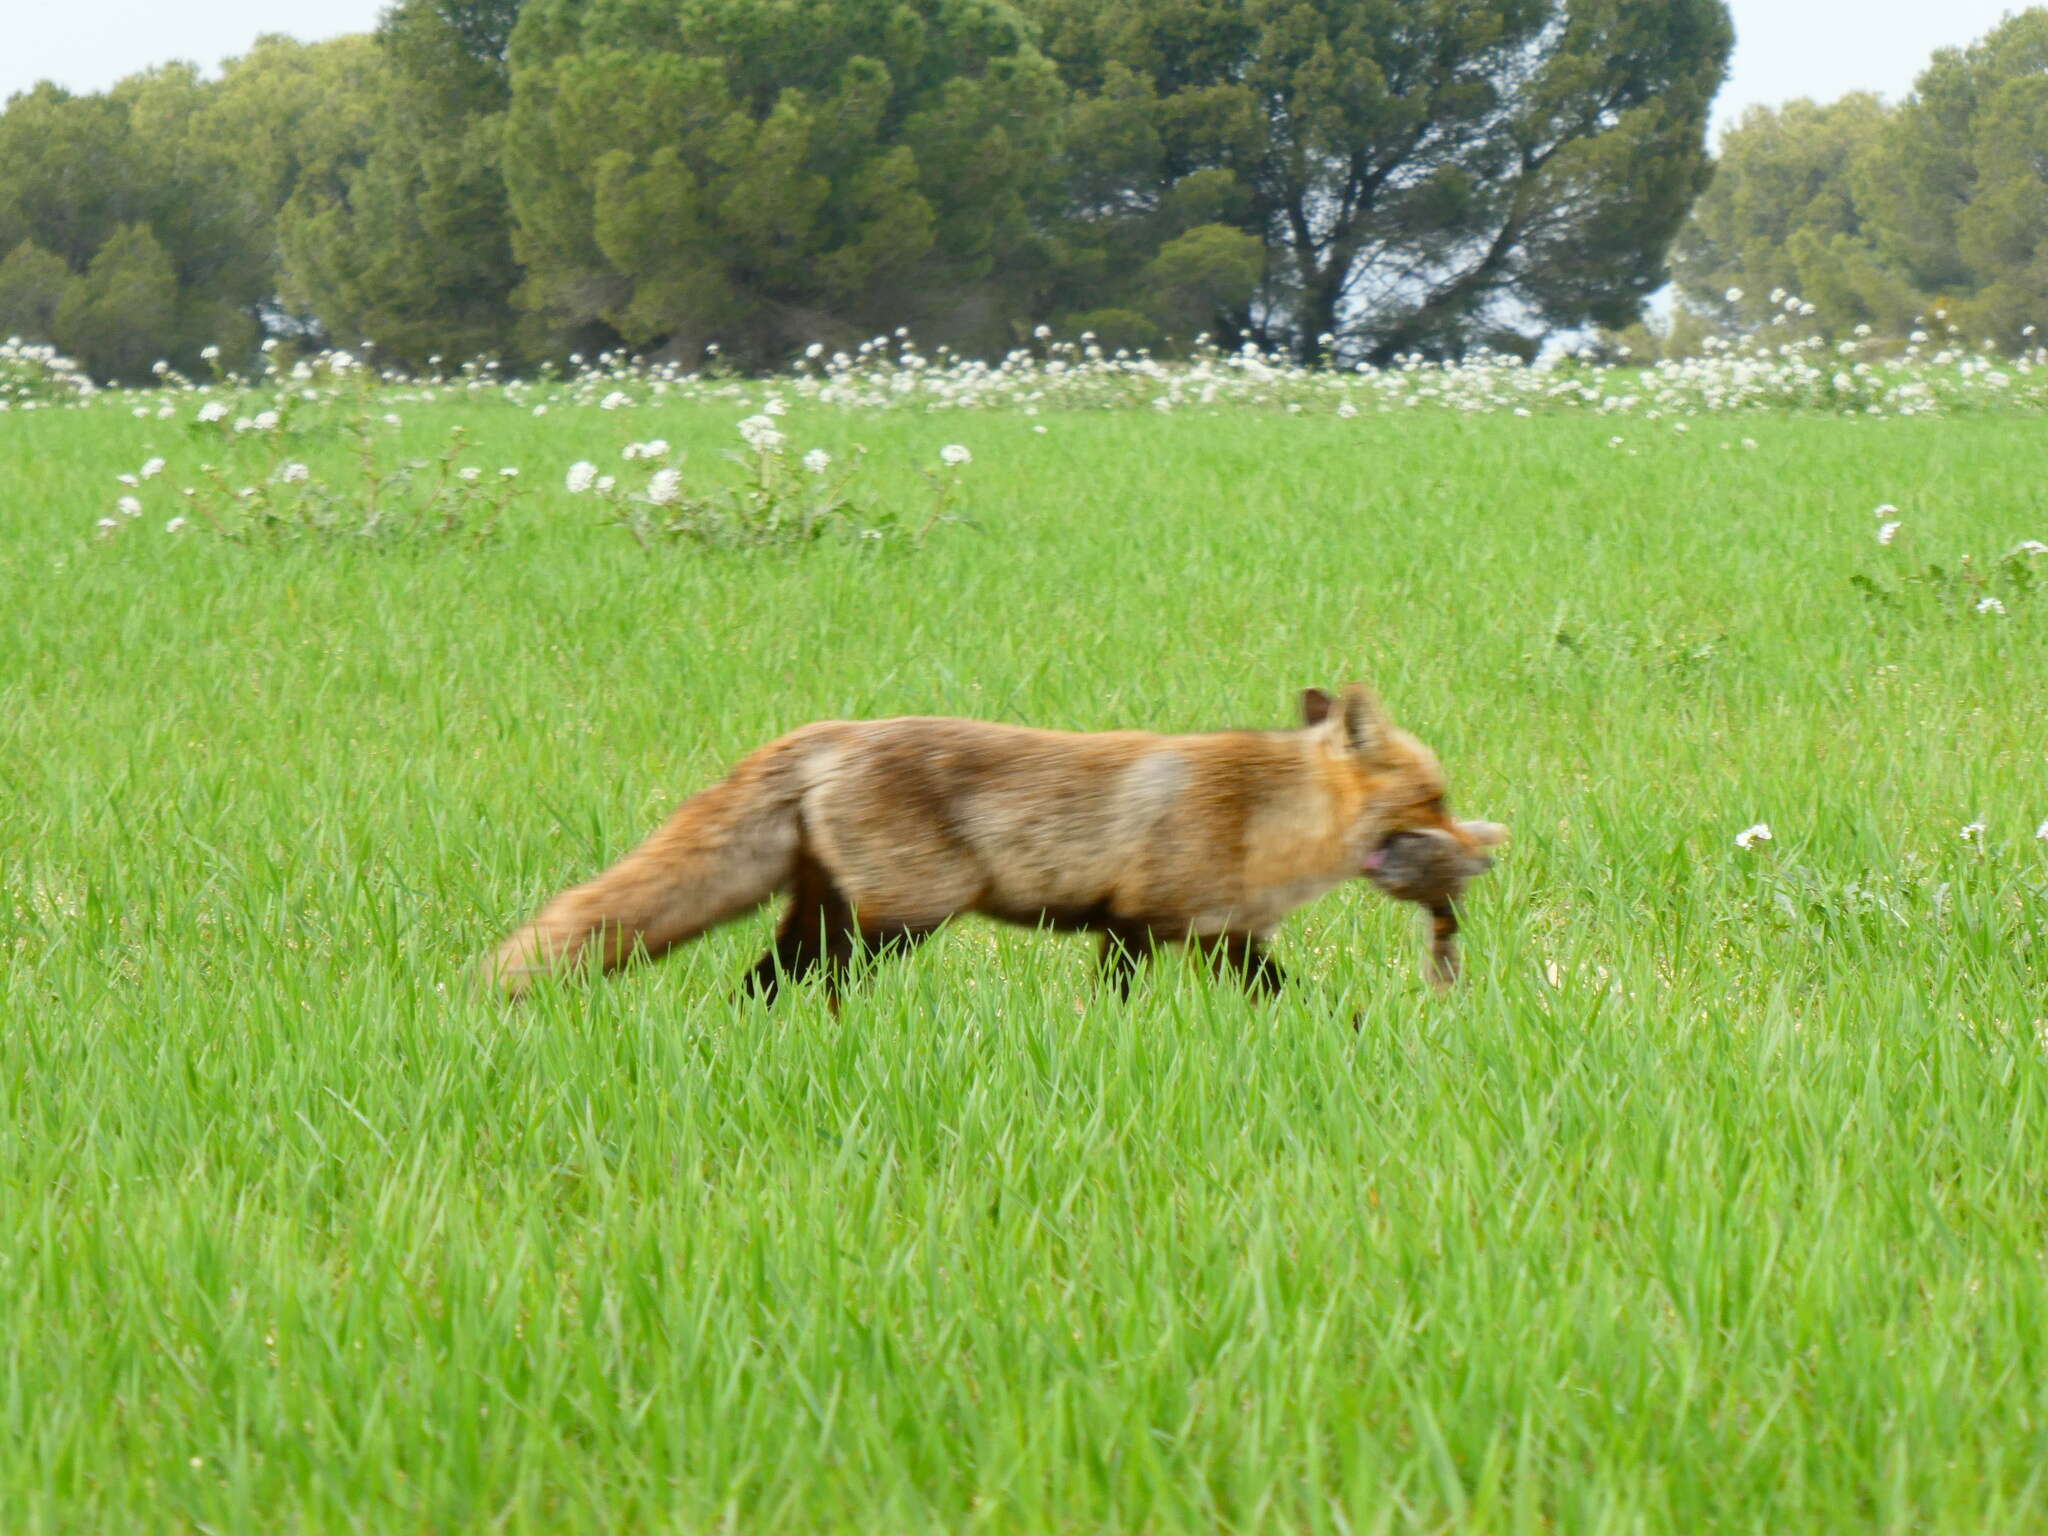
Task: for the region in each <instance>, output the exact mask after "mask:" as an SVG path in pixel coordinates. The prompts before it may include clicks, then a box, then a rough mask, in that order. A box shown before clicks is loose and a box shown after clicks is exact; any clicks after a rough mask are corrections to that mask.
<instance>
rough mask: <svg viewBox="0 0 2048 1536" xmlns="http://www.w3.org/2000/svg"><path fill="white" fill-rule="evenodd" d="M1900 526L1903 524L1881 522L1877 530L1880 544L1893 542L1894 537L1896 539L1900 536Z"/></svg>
mask: <svg viewBox="0 0 2048 1536" xmlns="http://www.w3.org/2000/svg"><path fill="white" fill-rule="evenodd" d="M1900 526H1901V525H1900V524H1898V523H1882V524H1880V525H1879V526H1878V530H1877V542H1878V543H1880V544H1889V543H1891V541H1892V540H1893V539H1896V538H1897V537H1898V536H1899V528H1900Z"/></svg>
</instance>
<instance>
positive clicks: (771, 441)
mask: <svg viewBox="0 0 2048 1536" xmlns="http://www.w3.org/2000/svg"><path fill="white" fill-rule="evenodd" d="M740 436H741V437H743V438H745V439H746V443H747V446H748V447H749V448H758V449H760V450H761V451H762V452H763V453H773V452H774V451H775V450H776V449H778V448H780V447H781V446H782V445H783V443H784V442H785V441H787V439H785V438H784V437H783V435H782V434H781V433H780V432H778V431H776V430H775V418H774V417H773V416H749V417H748V418H747V419H746V420H745V421H743V422H741V423H740Z"/></svg>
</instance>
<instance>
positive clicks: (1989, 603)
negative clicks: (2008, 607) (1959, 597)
mask: <svg viewBox="0 0 2048 1536" xmlns="http://www.w3.org/2000/svg"><path fill="white" fill-rule="evenodd" d="M1977 611H1978V612H1979V613H2004V612H2005V604H2003V603H2001V602H2000V601H1999V600H1998V599H1997V598H1995V597H1984V598H1979V599H1978V600H1977Z"/></svg>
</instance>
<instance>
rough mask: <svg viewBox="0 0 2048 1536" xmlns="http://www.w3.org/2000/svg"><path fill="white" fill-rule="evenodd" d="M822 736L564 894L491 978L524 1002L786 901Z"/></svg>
mask: <svg viewBox="0 0 2048 1536" xmlns="http://www.w3.org/2000/svg"><path fill="white" fill-rule="evenodd" d="M818 734H819V733H818V731H817V728H815V727H813V728H810V729H809V730H806V731H800V732H797V733H795V734H794V735H792V736H786V737H784V738H782V740H780V741H776V742H772V743H770V744H769V745H768V746H766V747H763V748H762V749H761V750H760V751H758V752H756V753H754V754H753V755H752V756H751V757H749V758H747V759H746V761H744V762H743V763H741V764H740V765H739V767H738V768H736V769H734V770H733V773H732V775H731V777H729V778H727V779H726V780H724V781H723V782H722V783H718V784H714V785H712V786H711V787H710V788H709V789H707V790H704V791H703V792H702V793H700V794H695V795H692V796H691V797H690V798H689V799H688V800H685V801H684V802H683V803H682V805H681V806H679V807H678V808H677V809H676V812H675V814H674V815H672V816H670V817H669V819H668V820H667V821H666V822H665V823H663V824H662V826H661V828H660V829H659V830H658V831H656V832H655V833H654V835H653V836H651V837H649V838H648V839H647V841H646V842H644V843H642V844H641V845H640V846H639V847H638V848H635V849H634V850H633V851H632V852H631V853H629V854H627V855H626V856H625V857H624V858H623V859H621V860H619V862H618V863H616V864H614V865H613V866H612V867H611V868H610V869H608V870H606V871H605V872H604V873H603V874H601V875H599V876H598V877H597V878H596V879H595V880H590V881H586V882H585V883H584V884H582V885H577V886H571V887H570V888H569V889H568V890H566V891H563V892H562V893H561V894H560V895H559V896H557V897H555V898H554V900H552V901H550V902H549V903H548V904H547V905H546V906H544V907H542V908H541V910H540V912H539V913H538V914H537V915H536V916H535V917H534V918H533V920H532V921H531V922H529V923H527V924H526V925H525V926H524V927H523V928H521V929H520V930H519V931H518V932H517V933H515V934H513V935H512V937H511V938H509V939H507V940H506V941H505V942H504V944H502V945H501V946H500V947H499V949H498V952H497V954H496V955H495V956H493V957H492V960H491V962H490V966H489V975H490V979H491V980H492V981H493V982H494V983H495V984H496V986H497V987H498V988H499V989H500V990H501V991H503V992H504V993H506V994H507V995H508V996H512V997H517V996H518V995H519V994H521V993H522V992H524V991H525V990H526V989H527V987H528V986H529V985H531V983H532V981H533V979H534V978H535V977H537V976H542V975H546V974H548V973H550V972H554V971H560V970H564V969H567V968H569V967H571V966H574V965H577V964H591V963H594V964H596V965H597V966H598V967H600V968H601V969H604V970H610V969H612V968H613V967H614V966H617V965H621V964H623V963H624V962H625V961H627V960H629V959H631V958H632V957H633V956H634V955H636V954H646V955H649V956H653V955H659V954H661V953H663V952H664V951H666V950H668V949H672V948H673V947H674V946H676V945H677V944H680V943H682V942H683V941H684V940H685V939H692V938H695V937H696V936H697V935H698V934H700V933H702V932H704V931H705V930H706V929H707V928H712V927H715V926H716V925H718V924H719V923H722V922H725V921H727V920H728V919H730V918H735V917H739V916H742V915H743V914H745V913H747V912H749V911H751V910H752V909H753V908H755V907H757V906H759V905H760V904H761V903H762V902H764V901H766V900H767V899H768V898H769V897H770V896H772V895H774V894H775V893H776V892H777V891H778V890H781V889H782V888H783V887H784V886H786V885H787V884H789V882H790V879H791V877H792V875H793V874H794V871H795V866H796V858H797V852H798V847H799V844H800V842H801V840H802V829H801V826H800V824H799V819H798V814H797V808H798V802H799V801H800V800H801V798H802V796H803V793H804V791H805V789H806V788H808V787H809V774H808V773H807V772H806V771H805V770H806V767H807V765H808V763H809V761H810V759H811V758H812V757H813V756H815V748H816V747H817V746H818V745H820V744H821V743H819V742H818V741H817V736H818Z"/></svg>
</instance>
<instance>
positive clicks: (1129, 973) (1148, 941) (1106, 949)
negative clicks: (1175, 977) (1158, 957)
mask: <svg viewBox="0 0 2048 1536" xmlns="http://www.w3.org/2000/svg"><path fill="white" fill-rule="evenodd" d="M1156 947H1157V945H1156V941H1155V940H1154V939H1153V937H1152V930H1151V929H1150V928H1143V927H1137V926H1133V925H1129V924H1124V923H1112V924H1111V925H1110V926H1108V927H1106V928H1104V929H1103V930H1102V952H1101V954H1100V956H1099V957H1098V959H1097V966H1098V968H1099V969H1100V971H1101V974H1102V979H1103V980H1105V981H1107V982H1108V983H1109V984H1110V985H1111V986H1113V987H1115V988H1116V991H1117V996H1119V997H1129V996H1130V995H1131V981H1132V978H1133V977H1135V976H1136V975H1137V974H1138V966H1139V965H1140V963H1142V962H1143V961H1146V960H1150V959H1151V958H1152V954H1153V951H1154V949H1155V948H1156Z"/></svg>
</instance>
